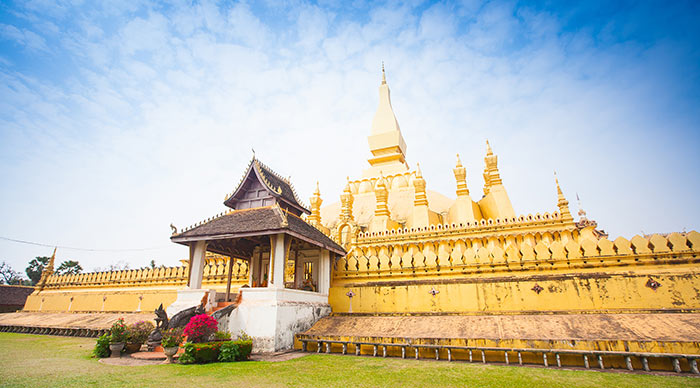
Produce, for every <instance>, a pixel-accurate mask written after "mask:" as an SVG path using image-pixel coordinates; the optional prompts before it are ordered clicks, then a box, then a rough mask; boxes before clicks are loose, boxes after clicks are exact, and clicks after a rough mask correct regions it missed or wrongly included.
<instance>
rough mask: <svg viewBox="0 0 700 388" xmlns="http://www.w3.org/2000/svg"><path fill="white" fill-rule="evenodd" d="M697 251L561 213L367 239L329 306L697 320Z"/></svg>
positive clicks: (342, 266) (688, 241)
mask: <svg viewBox="0 0 700 388" xmlns="http://www.w3.org/2000/svg"><path fill="white" fill-rule="evenodd" d="M698 253H700V233H697V232H694V231H693V232H690V233H688V234H685V235H684V234H680V233H672V234H670V235H668V236H662V235H652V236H649V237H648V238H647V237H642V236H635V237H634V238H632V240H631V241H629V240H626V239H625V238H622V237H619V238H617V239H615V240H614V241H610V240H608V239H607V238H597V237H595V234H594V233H593V227H586V228H579V227H577V226H576V224H574V223H573V222H570V221H564V220H562V219H561V216H560V215H559V214H558V213H553V214H552V215H549V214H546V215H544V216H539V215H537V216H534V217H533V216H528V217H520V218H518V219H511V220H510V221H506V222H503V221H489V222H486V221H481V222H478V223H472V224H471V225H467V226H456V225H452V226H450V225H431V226H430V227H428V228H423V229H419V230H416V229H412V230H405V229H396V230H390V231H384V232H379V233H359V234H358V235H357V237H356V239H355V241H354V242H353V243H352V244H351V245H350V248H349V253H348V255H347V256H346V257H344V258H341V259H339V260H337V261H336V264H335V268H334V273H333V283H332V287H331V290H330V295H329V302H330V304H331V306H332V308H333V312H334V313H350V312H351V313H356V314H357V313H361V314H435V313H438V314H527V313H593V312H595V313H602V312H656V311H677V312H690V311H692V312H697V311H700V296H699V295H700V291H699V290H698V287H699V286H698V285H699V284H700V274H699V273H698V262H700V258H698ZM657 284H658V285H660V286H659V287H653V286H655V285H657ZM349 294H350V295H352V297H350V296H348V295H349Z"/></svg>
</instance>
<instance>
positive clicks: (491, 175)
mask: <svg viewBox="0 0 700 388" xmlns="http://www.w3.org/2000/svg"><path fill="white" fill-rule="evenodd" d="M484 164H485V165H484V195H488V193H489V192H490V191H491V186H495V185H500V184H502V183H503V181H501V174H500V173H499V172H498V156H496V155H494V154H493V150H492V149H491V144H489V141H488V139H487V140H486V156H485V157H484Z"/></svg>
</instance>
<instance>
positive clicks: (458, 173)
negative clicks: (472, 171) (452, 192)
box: [452, 154, 469, 197]
mask: <svg viewBox="0 0 700 388" xmlns="http://www.w3.org/2000/svg"><path fill="white" fill-rule="evenodd" d="M452 171H453V172H454V174H455V180H456V181H457V196H458V197H462V196H465V195H469V188H467V169H466V168H464V166H462V161H461V160H460V159H459V154H457V166H455V168H454V169H453V170H452Z"/></svg>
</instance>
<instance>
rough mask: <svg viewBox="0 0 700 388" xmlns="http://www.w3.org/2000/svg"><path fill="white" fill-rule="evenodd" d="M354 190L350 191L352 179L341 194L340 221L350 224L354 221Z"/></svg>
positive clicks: (348, 179) (348, 180)
mask: <svg viewBox="0 0 700 388" xmlns="http://www.w3.org/2000/svg"><path fill="white" fill-rule="evenodd" d="M354 200H355V199H354V197H353V195H352V190H350V177H348V178H347V183H346V184H345V189H344V190H343V194H340V219H341V220H343V221H345V222H349V221H353V220H354V219H353V216H352V204H353V202H354Z"/></svg>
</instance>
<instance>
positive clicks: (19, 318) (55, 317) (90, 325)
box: [0, 311, 154, 337]
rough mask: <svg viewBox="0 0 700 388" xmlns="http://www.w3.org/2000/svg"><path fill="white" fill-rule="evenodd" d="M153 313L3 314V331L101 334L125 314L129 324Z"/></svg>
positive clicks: (148, 318) (0, 319)
mask: <svg viewBox="0 0 700 388" xmlns="http://www.w3.org/2000/svg"><path fill="white" fill-rule="evenodd" d="M153 317H154V316H153V313H151V312H148V313H103V312H97V313H60V312H45V313H41V312H28V311H20V312H16V313H7V314H0V331H3V332H14V333H27V334H49V335H65V336H72V337H99V336H100V335H102V334H104V333H106V332H107V331H108V330H109V328H110V327H111V326H112V324H113V323H114V322H116V321H117V319H119V318H124V323H126V324H127V325H129V324H132V323H136V322H138V321H152V320H153Z"/></svg>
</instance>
